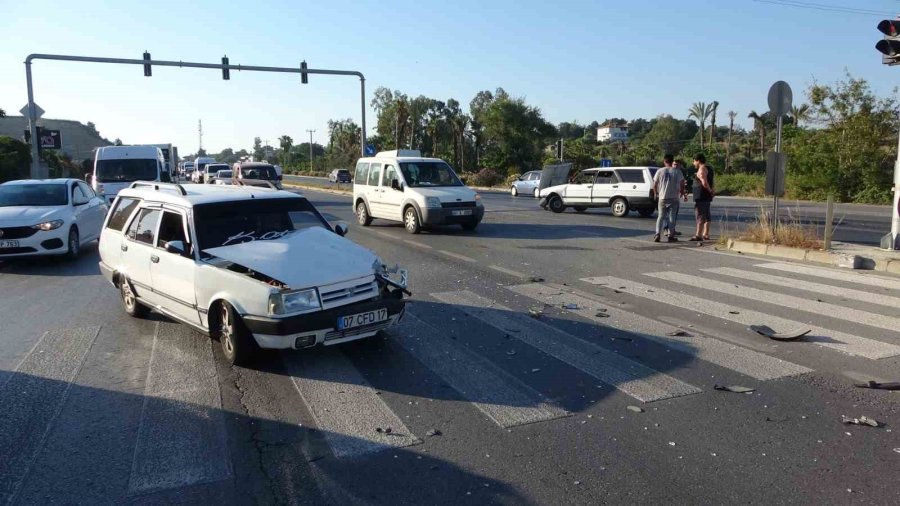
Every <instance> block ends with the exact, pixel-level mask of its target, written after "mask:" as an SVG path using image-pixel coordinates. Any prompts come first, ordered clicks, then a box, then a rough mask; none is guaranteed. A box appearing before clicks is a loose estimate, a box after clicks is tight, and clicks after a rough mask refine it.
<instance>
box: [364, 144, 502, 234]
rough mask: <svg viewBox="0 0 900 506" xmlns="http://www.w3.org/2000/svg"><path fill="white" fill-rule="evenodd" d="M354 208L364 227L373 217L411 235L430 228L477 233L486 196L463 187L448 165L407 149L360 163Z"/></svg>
mask: <svg viewBox="0 0 900 506" xmlns="http://www.w3.org/2000/svg"><path fill="white" fill-rule="evenodd" d="M353 208H354V209H355V210H356V217H357V220H358V221H359V224H360V225H362V226H368V225H369V224H371V223H372V219H373V218H379V219H383V220H390V221H399V222H402V223H403V225H404V227H406V231H407V232H409V233H411V234H418V233H419V231H420V230H421V228H422V227H423V226H431V225H460V226H462V228H463V229H465V230H474V229H475V227H477V226H478V224H479V223H481V219H482V218H484V206H483V205H482V203H481V196H480V195H478V194H477V193H476V192H475V191H474V190H472V189H471V188H469V187H467V186H466V185H465V184H463V182H462V181H460V179H459V178H458V177H457V176H456V173H455V172H453V169H452V168H451V167H450V165H448V164H447V162H445V161H443V160H441V159H439V158H422V154H421V153H420V152H419V151H417V150H407V149H400V150H394V151H383V152H380V153H378V154H377V155H375V156H373V157H368V158H360V159H359V161H358V162H357V163H356V175H355V176H354V177H353Z"/></svg>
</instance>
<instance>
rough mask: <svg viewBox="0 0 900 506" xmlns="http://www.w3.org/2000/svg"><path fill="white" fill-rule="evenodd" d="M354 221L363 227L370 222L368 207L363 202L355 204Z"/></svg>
mask: <svg viewBox="0 0 900 506" xmlns="http://www.w3.org/2000/svg"><path fill="white" fill-rule="evenodd" d="M356 221H357V222H358V223H359V224H360V225H362V226H364V227H368V226H369V225H371V224H372V217H371V216H369V208H367V207H366V203H365V202H362V201H360V202H359V204H356Z"/></svg>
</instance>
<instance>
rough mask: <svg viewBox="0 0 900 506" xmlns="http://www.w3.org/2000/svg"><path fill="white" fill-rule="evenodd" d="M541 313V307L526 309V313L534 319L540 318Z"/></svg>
mask: <svg viewBox="0 0 900 506" xmlns="http://www.w3.org/2000/svg"><path fill="white" fill-rule="evenodd" d="M543 314H544V311H543V310H542V309H537V308H530V309H528V315H529V316H531V317H532V318H535V319H537V318H540V317H541V315H543Z"/></svg>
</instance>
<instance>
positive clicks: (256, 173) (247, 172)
mask: <svg viewBox="0 0 900 506" xmlns="http://www.w3.org/2000/svg"><path fill="white" fill-rule="evenodd" d="M241 175H242V176H243V177H244V178H245V179H275V169H274V168H273V167H271V166H270V167H244V168H242V169H241Z"/></svg>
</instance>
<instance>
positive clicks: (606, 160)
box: [600, 158, 612, 167]
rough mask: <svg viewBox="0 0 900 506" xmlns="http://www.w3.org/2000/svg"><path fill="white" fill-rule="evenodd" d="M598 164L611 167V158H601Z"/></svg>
mask: <svg viewBox="0 0 900 506" xmlns="http://www.w3.org/2000/svg"><path fill="white" fill-rule="evenodd" d="M600 166H601V167H612V159H611V158H601V159H600Z"/></svg>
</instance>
